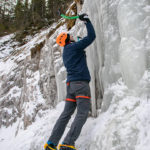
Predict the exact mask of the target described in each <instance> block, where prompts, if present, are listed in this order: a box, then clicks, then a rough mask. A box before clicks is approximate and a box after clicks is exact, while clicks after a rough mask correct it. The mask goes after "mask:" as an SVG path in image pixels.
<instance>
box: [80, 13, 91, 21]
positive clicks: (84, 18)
mask: <svg viewBox="0 0 150 150" xmlns="http://www.w3.org/2000/svg"><path fill="white" fill-rule="evenodd" d="M79 19H80V20H81V21H86V22H88V21H90V19H89V17H88V15H87V14H81V15H79Z"/></svg>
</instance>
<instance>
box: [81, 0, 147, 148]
mask: <svg viewBox="0 0 150 150" xmlns="http://www.w3.org/2000/svg"><path fill="white" fill-rule="evenodd" d="M83 12H87V13H88V14H89V16H90V18H91V20H92V23H93V25H94V27H95V30H96V36H97V38H96V41H95V43H94V44H93V45H91V46H90V47H89V48H88V49H87V50H86V51H87V59H88V65H89V68H90V73H91V76H92V81H91V91H92V111H93V115H95V116H96V115H97V112H96V109H97V108H98V107H99V106H101V114H100V116H99V121H100V122H99V125H97V127H96V128H95V130H94V132H93V133H94V134H93V140H92V142H91V143H92V144H91V147H90V149H91V150H93V149H94V150H99V149H101V150H138V149H142V150H144V149H146V148H147V147H149V144H148V141H149V140H148V137H149V133H146V134H147V135H144V133H143V132H145V128H147V127H148V126H149V125H150V124H149V123H148V120H149V119H148V118H147V116H148V115H149V111H148V109H147V105H149V103H150V99H149V96H150V94H149V93H150V86H149V85H150V82H149V81H150V80H149V77H150V76H149V71H150V70H149V66H150V61H149V57H150V42H149V40H148V39H149V38H150V1H149V0H142V1H136V0H132V1H130V0H95V1H92V2H91V1H90V0H86V1H85V3H84V6H83ZM101 99H103V100H101ZM144 107H145V109H144ZM141 111H142V112H143V113H142V115H140V114H139V112H141ZM141 116H142V117H143V118H144V119H145V124H144V125H143V124H142V117H141ZM142 138H143V139H144V140H145V141H146V142H145V145H146V146H145V145H144V140H142ZM138 142H139V143H140V144H139V143H138ZM106 143H107V144H106Z"/></svg>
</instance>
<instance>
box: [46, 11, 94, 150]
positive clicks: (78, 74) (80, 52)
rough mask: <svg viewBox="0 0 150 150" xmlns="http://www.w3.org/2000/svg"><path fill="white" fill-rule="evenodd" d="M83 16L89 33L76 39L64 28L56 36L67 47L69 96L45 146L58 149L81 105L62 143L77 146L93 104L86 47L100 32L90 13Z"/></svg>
mask: <svg viewBox="0 0 150 150" xmlns="http://www.w3.org/2000/svg"><path fill="white" fill-rule="evenodd" d="M79 19H80V20H81V21H84V22H85V25H86V28H87V36H86V37H84V38H83V39H81V40H80V41H77V42H75V40H74V38H73V37H72V36H71V35H70V34H67V33H65V32H63V33H61V34H60V35H59V36H58V37H57V39H56V43H57V44H58V45H60V46H62V47H64V49H63V62H64V65H65V67H66V70H67V96H66V101H65V107H64V110H63V112H62V114H61V115H60V117H59V119H58V120H57V122H56V124H55V126H54V128H53V130H52V133H51V136H50V138H49V139H48V141H47V143H46V144H45V145H44V148H45V150H57V145H58V143H59V140H60V139H61V137H62V135H63V133H64V130H65V128H66V125H67V123H68V122H69V120H70V118H71V115H72V114H73V113H74V111H75V109H76V108H77V114H76V116H75V119H74V121H73V123H72V125H71V128H70V130H69V132H68V134H67V135H66V137H65V138H64V140H63V143H62V144H60V145H59V146H58V149H59V150H74V149H76V148H75V141H76V140H77V138H78V137H79V135H80V132H81V129H82V127H83V125H84V123H85V122H86V120H87V117H88V113H89V110H90V107H91V102H90V97H91V93H90V87H89V82H90V80H91V77H90V74H89V70H88V67H87V62H86V54H85V51H84V49H85V48H87V47H88V46H89V45H90V44H91V43H92V42H93V41H94V39H95V38H96V35H95V31H94V28H93V26H92V24H91V21H90V20H89V18H88V15H86V14H82V15H79Z"/></svg>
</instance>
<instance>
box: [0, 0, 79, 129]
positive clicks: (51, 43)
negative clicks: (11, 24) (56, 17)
mask: <svg viewBox="0 0 150 150" xmlns="http://www.w3.org/2000/svg"><path fill="white" fill-rule="evenodd" d="M73 13H74V15H76V13H77V6H76V3H75V2H73V3H72V5H71V6H70V9H69V10H68V12H67V14H68V15H71V14H73ZM65 23H66V24H65ZM74 23H75V21H73V22H72V23H71V24H72V26H73V25H74ZM64 24H65V25H64ZM68 26H69V28H71V26H70V25H69V22H65V20H60V21H59V22H58V23H57V24H53V25H52V26H51V27H50V28H49V29H45V30H43V31H41V32H40V33H38V34H36V35H35V36H34V37H29V39H27V40H28V42H27V43H26V44H25V45H23V46H21V47H19V46H18V43H17V42H13V37H14V35H13V34H12V35H10V36H5V37H3V38H1V39H0V43H1V45H2V47H1V51H2V53H1V54H0V59H1V60H0V65H1V69H0V72H1V74H0V79H1V81H0V108H1V109H0V127H2V126H6V127H8V126H10V125H11V124H13V123H14V122H15V121H16V120H17V119H18V118H20V119H21V120H22V121H23V125H22V128H24V129H26V127H27V126H29V125H31V124H32V122H33V121H34V120H35V117H36V116H37V115H40V113H39V111H42V110H46V109H50V108H53V107H55V106H56V104H57V103H58V102H60V101H62V100H64V99H65V93H66V90H65V89H66V85H65V82H66V71H65V68H64V66H63V62H62V59H61V55H62V49H61V48H60V47H59V46H58V45H56V42H55V39H56V36H57V35H58V34H59V32H60V30H65V31H67V30H68V29H67V28H68ZM7 47H8V49H7ZM4 49H6V50H5V52H4Z"/></svg>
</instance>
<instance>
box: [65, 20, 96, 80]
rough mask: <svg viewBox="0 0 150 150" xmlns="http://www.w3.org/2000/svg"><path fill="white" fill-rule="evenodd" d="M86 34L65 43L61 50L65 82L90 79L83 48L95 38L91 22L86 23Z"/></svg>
mask: <svg viewBox="0 0 150 150" xmlns="http://www.w3.org/2000/svg"><path fill="white" fill-rule="evenodd" d="M86 28H87V33H88V35H87V36H86V37H84V38H83V39H82V40H80V41H78V42H74V43H70V44H67V45H66V46H65V47H64V50H63V62H64V65H65V67H66V70H67V82H70V81H88V82H89V81H90V80H91V77H90V73H89V70H88V67H87V62H86V54H85V51H84V49H85V48H86V47H87V46H89V45H90V44H91V43H92V42H93V41H94V39H95V38H96V35H95V31H94V28H93V26H92V24H91V22H90V21H89V22H87V23H86Z"/></svg>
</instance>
